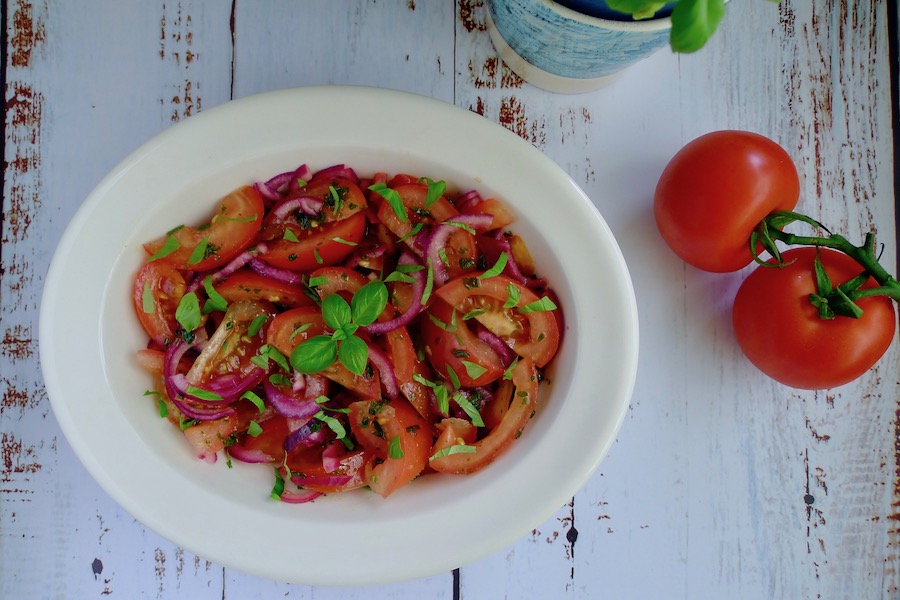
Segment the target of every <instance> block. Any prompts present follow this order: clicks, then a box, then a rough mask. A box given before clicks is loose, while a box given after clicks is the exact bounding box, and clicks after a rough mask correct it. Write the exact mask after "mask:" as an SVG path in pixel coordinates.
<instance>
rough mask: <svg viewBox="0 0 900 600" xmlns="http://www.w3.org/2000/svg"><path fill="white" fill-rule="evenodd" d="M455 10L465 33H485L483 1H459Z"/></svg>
mask: <svg viewBox="0 0 900 600" xmlns="http://www.w3.org/2000/svg"><path fill="white" fill-rule="evenodd" d="M457 8H458V15H459V22H460V23H462V26H463V27H464V28H465V30H466V31H467V32H469V33H472V32H475V31H487V23H486V21H485V18H484V12H483V11H484V10H486V9H485V6H484V0H459V2H458V4H457Z"/></svg>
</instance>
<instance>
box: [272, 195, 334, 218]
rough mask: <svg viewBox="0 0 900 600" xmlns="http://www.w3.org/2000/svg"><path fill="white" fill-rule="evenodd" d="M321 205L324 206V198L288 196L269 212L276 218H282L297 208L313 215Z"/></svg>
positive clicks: (318, 210)
mask: <svg viewBox="0 0 900 600" xmlns="http://www.w3.org/2000/svg"><path fill="white" fill-rule="evenodd" d="M323 206H325V201H324V200H321V199H319V198H313V197H312V196H298V197H296V198H288V199H287V200H285V201H284V202H282V203H281V204H279V205H278V206H276V207H275V208H273V209H272V212H271V213H270V214H271V215H272V216H273V217H274V218H276V219H284V218H285V217H286V216H288V215H289V214H290V213H291V212H293V211H295V210H298V209H299V210H301V211H303V212H304V213H305V214H307V215H310V216H312V217H315V216H317V215H318V214H319V213H320V212H321V211H322V207H323Z"/></svg>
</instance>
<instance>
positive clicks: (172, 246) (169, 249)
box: [147, 235, 181, 262]
mask: <svg viewBox="0 0 900 600" xmlns="http://www.w3.org/2000/svg"><path fill="white" fill-rule="evenodd" d="M179 248H181V243H180V242H179V241H178V238H176V237H175V236H174V235H169V237H167V238H166V242H165V243H164V244H163V245H162V247H161V248H160V249H159V250H157V251H156V252H155V253H154V254H153V255H151V256H150V258H148V259H147V262H153V261H154V260H159V259H160V258H165V257H167V256H168V255H170V254H172V253H173V252H175V251H176V250H178V249H179Z"/></svg>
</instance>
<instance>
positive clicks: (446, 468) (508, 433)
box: [431, 358, 538, 473]
mask: <svg viewBox="0 0 900 600" xmlns="http://www.w3.org/2000/svg"><path fill="white" fill-rule="evenodd" d="M512 382H513V385H514V386H515V392H514V393H513V396H512V401H511V402H510V405H509V407H508V408H507V410H506V414H505V415H504V416H503V420H502V421H501V422H500V424H499V425H498V426H497V427H495V428H494V429H493V430H491V432H490V433H489V434H487V435H486V436H485V437H483V438H482V439H480V440H478V441H476V442H474V443H472V444H467V445H469V446H471V447H474V448H475V451H474V452H471V453H466V452H461V453H457V454H450V455H448V456H443V457H440V458H436V459H434V460H432V461H431V468H433V469H434V470H435V471H440V472H442V473H474V472H475V471H478V470H481V469H483V468H484V467H486V466H487V465H489V464H490V463H492V462H494V460H495V459H496V458H497V457H498V456H500V455H501V454H502V453H503V451H504V450H506V449H507V448H508V447H509V445H510V444H511V443H512V442H513V440H515V439H516V438H518V437H519V435H520V434H521V433H522V430H523V429H524V428H525V426H526V425H527V424H528V420H529V419H530V418H531V416H532V415H533V414H534V411H535V408H536V407H537V398H538V374H537V369H536V368H535V365H534V362H533V361H532V360H531V359H530V358H523V359H521V360H519V362H518V363H517V364H516V366H515V368H514V369H513V372H512ZM436 451H437V450H435V452H436ZM432 455H433V453H432Z"/></svg>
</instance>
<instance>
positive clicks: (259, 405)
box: [241, 390, 266, 412]
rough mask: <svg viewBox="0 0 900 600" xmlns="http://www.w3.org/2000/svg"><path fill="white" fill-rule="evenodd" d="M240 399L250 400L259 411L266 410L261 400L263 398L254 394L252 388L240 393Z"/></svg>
mask: <svg viewBox="0 0 900 600" xmlns="http://www.w3.org/2000/svg"><path fill="white" fill-rule="evenodd" d="M241 399H243V400H249V401H250V402H252V403H253V405H254V406H255V407H256V408H257V409H259V412H262V411H264V410H266V404H265V402H263V399H262V398H260V397H259V396H258V395H257V394H256V392H254V391H253V390H247V391H246V392H244V393H243V394H241Z"/></svg>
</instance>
